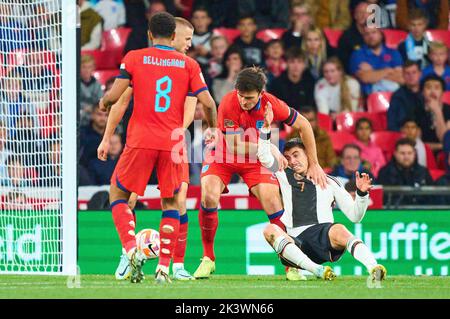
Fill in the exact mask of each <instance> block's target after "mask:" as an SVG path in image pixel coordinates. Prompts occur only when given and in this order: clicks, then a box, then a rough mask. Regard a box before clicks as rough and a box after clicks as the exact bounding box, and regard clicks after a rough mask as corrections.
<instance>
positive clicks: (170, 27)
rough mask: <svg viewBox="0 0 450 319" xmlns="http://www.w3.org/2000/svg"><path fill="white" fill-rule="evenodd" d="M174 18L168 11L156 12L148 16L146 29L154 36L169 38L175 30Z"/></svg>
mask: <svg viewBox="0 0 450 319" xmlns="http://www.w3.org/2000/svg"><path fill="white" fill-rule="evenodd" d="M175 28H176V23H175V18H174V16H173V15H171V14H170V13H168V12H157V13H155V14H154V15H152V17H151V18H150V22H149V23H148V29H149V31H150V32H151V34H152V35H153V37H154V38H157V39H160V38H165V39H169V38H171V37H172V35H173V34H174V32H175Z"/></svg>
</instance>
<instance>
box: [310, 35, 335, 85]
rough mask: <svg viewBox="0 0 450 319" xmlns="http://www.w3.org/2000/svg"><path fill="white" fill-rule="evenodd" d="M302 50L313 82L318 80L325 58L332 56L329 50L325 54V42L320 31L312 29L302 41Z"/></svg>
mask: <svg viewBox="0 0 450 319" xmlns="http://www.w3.org/2000/svg"><path fill="white" fill-rule="evenodd" d="M302 50H303V53H304V54H305V56H306V60H307V61H308V68H309V71H310V72H311V75H312V76H313V77H314V80H316V81H317V80H318V79H319V78H320V77H321V76H322V66H323V64H324V63H325V61H326V60H327V57H329V56H331V55H333V53H332V52H331V49H329V50H328V52H327V42H326V40H325V36H324V34H323V32H322V30H320V29H318V28H316V27H312V28H310V29H309V30H308V31H307V32H306V34H305V38H304V41H302Z"/></svg>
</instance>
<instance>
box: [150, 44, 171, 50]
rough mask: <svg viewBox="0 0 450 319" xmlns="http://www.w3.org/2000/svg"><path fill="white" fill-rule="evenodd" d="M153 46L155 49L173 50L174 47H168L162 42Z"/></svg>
mask: <svg viewBox="0 0 450 319" xmlns="http://www.w3.org/2000/svg"><path fill="white" fill-rule="evenodd" d="M153 47H154V48H157V49H160V50H166V51H173V50H175V48H174V47H170V46H168V45H162V44H155V45H154V46H153Z"/></svg>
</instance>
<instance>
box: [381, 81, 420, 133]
mask: <svg viewBox="0 0 450 319" xmlns="http://www.w3.org/2000/svg"><path fill="white" fill-rule="evenodd" d="M421 110H424V101H423V97H422V94H421V93H420V92H418V93H414V92H413V91H411V90H410V89H408V88H407V87H406V86H405V85H403V86H401V87H400V88H399V89H398V90H397V91H395V92H394V94H392V97H391V102H390V103H389V109H388V112H387V122H388V130H389V131H397V132H398V131H400V128H401V127H402V125H403V122H404V121H405V120H406V119H412V120H417V119H416V116H417V115H419V114H420V112H421Z"/></svg>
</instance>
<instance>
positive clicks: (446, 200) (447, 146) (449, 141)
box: [436, 130, 450, 205]
mask: <svg viewBox="0 0 450 319" xmlns="http://www.w3.org/2000/svg"><path fill="white" fill-rule="evenodd" d="M443 144H444V148H443V151H444V153H445V175H444V176H441V177H440V178H439V179H438V180H437V181H436V185H439V186H450V130H449V131H447V132H446V133H445V135H444V143H443ZM441 202H442V204H444V205H450V196H442V200H441Z"/></svg>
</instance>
